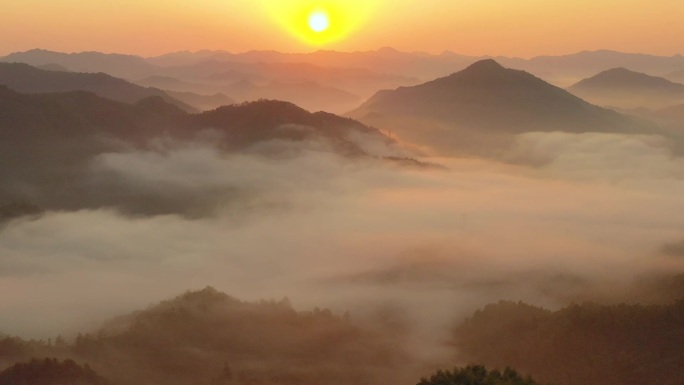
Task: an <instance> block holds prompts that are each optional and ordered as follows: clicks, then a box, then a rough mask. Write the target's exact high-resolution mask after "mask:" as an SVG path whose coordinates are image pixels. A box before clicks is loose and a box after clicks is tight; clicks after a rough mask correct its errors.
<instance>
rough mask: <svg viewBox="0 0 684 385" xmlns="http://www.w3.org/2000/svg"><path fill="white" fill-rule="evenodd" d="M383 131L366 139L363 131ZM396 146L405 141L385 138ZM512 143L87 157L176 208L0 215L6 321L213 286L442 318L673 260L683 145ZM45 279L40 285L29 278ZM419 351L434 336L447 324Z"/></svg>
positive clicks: (41, 323)
mask: <svg viewBox="0 0 684 385" xmlns="http://www.w3.org/2000/svg"><path fill="white" fill-rule="evenodd" d="M374 145H375V146H376V147H377V146H378V144H377V143H368V146H374ZM379 150H381V151H385V152H386V153H387V154H396V153H398V152H400V151H401V150H400V149H399V148H398V146H396V145H395V146H394V147H386V148H382V149H379ZM509 154H510V156H511V158H512V159H516V160H517V161H519V162H523V163H524V161H529V162H532V163H534V164H535V166H528V165H524V164H523V165H513V164H505V163H502V162H497V161H491V160H482V159H475V158H444V157H426V158H421V159H422V160H427V161H429V162H432V163H435V164H439V165H441V166H443V168H442V167H439V168H438V167H433V168H430V167H425V168H423V167H411V166H404V165H401V164H391V163H387V162H383V161H381V160H377V159H365V158H363V159H349V158H345V157H342V156H339V155H336V154H335V153H334V152H333V151H332V150H330V149H329V148H328V147H327V146H326V143H324V142H314V141H311V142H297V143H295V142H287V141H268V142H264V143H260V144H258V145H255V146H254V147H251V148H248V149H246V150H244V151H241V152H239V153H235V154H226V153H222V152H221V151H220V150H218V149H217V148H216V147H215V146H212V145H211V143H210V141H208V140H207V141H193V142H178V141H172V140H168V141H163V140H160V141H159V142H158V143H157V144H156V148H154V149H151V150H146V151H135V150H131V151H122V152H113V153H106V154H101V155H99V156H97V157H96V158H95V159H93V160H92V162H91V163H90V164H89V172H88V178H89V180H88V181H87V182H84V183H92V184H99V185H101V186H103V187H102V188H106V186H108V185H110V184H111V185H114V184H116V186H117V188H119V189H121V190H125V191H128V192H129V193H131V194H135V193H138V194H140V195H141V196H144V195H149V196H154V197H155V199H156V200H160V201H166V202H174V203H175V204H177V205H178V207H177V209H178V210H179V212H181V213H182V212H185V211H186V207H187V206H207V205H210V207H204V208H203V210H201V213H196V214H193V215H182V214H165V215H145V214H144V213H136V212H130V213H122V212H121V211H118V210H116V209H112V208H108V207H101V208H97V209H88V210H85V209H84V210H77V211H48V212H45V213H44V214H42V215H40V216H37V217H25V218H21V219H17V220H14V221H11V222H7V223H5V224H4V225H3V227H2V230H1V231H0V253H2V255H3V256H4V258H3V259H2V262H1V263H2V272H3V273H2V274H3V279H2V291H3V292H7V293H10V292H11V293H15V295H13V296H3V297H2V299H1V300H0V301H1V302H0V307H1V310H2V311H1V312H0V314H2V315H1V316H0V321H1V322H2V325H3V330H4V331H5V332H6V333H10V334H17V335H20V336H23V337H27V338H28V337H41V338H47V337H50V336H55V335H57V334H59V333H64V332H65V331H70V332H77V331H81V330H84V329H88V328H92V327H93V326H94V325H96V322H98V321H102V320H104V319H106V318H107V317H110V316H114V315H117V314H119V313H121V312H125V311H128V310H131V309H136V308H144V307H145V306H147V305H148V304H150V303H153V302H156V301H158V300H159V299H161V298H167V297H170V296H173V295H175V294H179V291H182V290H184V288H195V289H199V288H202V287H204V286H206V285H212V286H214V287H215V288H217V289H218V290H221V291H225V292H227V293H230V294H231V295H234V296H236V297H237V298H240V299H243V300H258V299H262V298H275V299H280V298H281V297H284V296H288V297H289V298H290V299H291V300H292V301H293V303H294V304H295V307H296V308H299V309H308V308H311V307H314V306H330V307H332V308H333V309H335V310H336V311H339V312H344V311H346V310H349V311H351V312H352V313H353V314H359V315H367V314H371V313H373V312H374V311H377V309H378V308H380V309H382V308H386V307H391V308H393V309H396V310H397V311H399V312H402V313H403V316H404V317H406V319H407V322H409V323H410V324H411V325H412V326H414V327H415V330H416V332H417V333H421V332H427V331H428V330H429V331H430V333H434V332H435V331H442V329H444V332H446V327H447V326H450V324H451V322H453V320H454V319H455V317H465V316H467V315H469V314H470V313H471V312H472V311H473V310H475V309H476V308H478V307H479V306H481V305H482V304H484V303H489V302H492V301H497V300H500V299H510V300H523V301H526V302H528V303H531V304H536V305H542V306H546V307H549V308H557V307H559V306H562V305H566V304H567V303H569V302H571V301H583V300H599V301H609V302H614V301H619V300H624V299H625V298H627V296H628V295H629V294H632V293H630V292H629V289H630V286H631V285H632V284H634V282H635V280H639V279H644V278H647V277H648V276H649V275H661V274H667V273H669V272H672V271H673V270H676V269H681V268H682V265H683V264H684V259H683V258H684V256H682V255H677V254H679V253H665V252H663V250H664V248H665V247H666V245H668V244H676V243H678V242H681V241H682V240H683V238H682V233H681V229H682V227H683V226H684V218H682V217H681V215H680V210H679V209H680V208H681V207H682V204H684V202H683V198H682V196H683V195H682V193H683V192H684V179H683V178H684V161H683V160H682V159H681V158H679V157H674V156H673V155H672V153H671V151H670V150H669V148H668V146H667V142H666V141H665V140H664V139H663V138H660V137H657V136H639V135H616V134H566V133H528V134H523V135H519V136H518V137H517V138H516V141H515V145H514V146H513V147H512V148H510V150H509ZM35 291H38V292H40V293H41V295H39V296H35V295H22V293H33V292H35ZM436 334H437V335H435V336H432V337H433V338H431V339H430V340H429V341H430V342H429V343H427V342H426V343H425V345H428V346H425V348H426V349H430V348H439V346H440V335H439V333H436Z"/></svg>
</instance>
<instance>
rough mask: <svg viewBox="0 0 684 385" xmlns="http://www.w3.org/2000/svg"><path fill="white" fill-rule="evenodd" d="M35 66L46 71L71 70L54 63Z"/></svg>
mask: <svg viewBox="0 0 684 385" xmlns="http://www.w3.org/2000/svg"><path fill="white" fill-rule="evenodd" d="M35 67H36V68H39V69H41V70H46V71H57V72H71V70H69V69H68V68H66V67H64V66H61V65H59V64H55V63H50V64H43V65H39V66H35Z"/></svg>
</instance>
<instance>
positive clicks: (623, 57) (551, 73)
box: [516, 50, 684, 86]
mask: <svg viewBox="0 0 684 385" xmlns="http://www.w3.org/2000/svg"><path fill="white" fill-rule="evenodd" d="M616 67H624V68H628V69H630V70H632V71H638V72H644V73H648V74H652V75H656V74H663V73H668V72H672V71H675V70H676V69H681V68H684V56H682V55H674V56H656V55H645V54H638V53H625V52H617V51H611V50H597V51H582V52H577V53H574V54H570V55H560V56H537V57H534V58H532V59H529V60H526V61H523V62H519V63H517V65H516V68H520V69H524V70H526V71H529V72H532V73H534V74H536V75H537V76H542V77H543V78H544V79H547V78H548V80H553V81H554V83H559V84H563V85H566V86H567V85H571V84H573V83H575V82H577V81H578V80H580V79H583V78H586V77H589V76H591V75H593V74H596V73H599V72H601V71H606V70H609V69H611V68H616Z"/></svg>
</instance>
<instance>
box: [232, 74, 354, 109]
mask: <svg viewBox="0 0 684 385" xmlns="http://www.w3.org/2000/svg"><path fill="white" fill-rule="evenodd" d="M222 89H223V90H225V93H226V94H228V95H230V96H231V97H232V98H235V99H237V100H241V101H254V100H259V99H276V100H287V101H289V102H292V103H294V104H296V105H299V106H302V107H303V108H306V109H308V110H311V111H322V110H325V111H332V112H344V111H347V110H349V109H350V108H352V107H353V106H354V105H356V104H358V103H359V101H360V98H359V97H358V96H356V95H354V94H351V93H349V92H346V91H342V90H340V89H337V88H334V87H326V86H322V85H320V84H318V83H316V82H312V81H309V82H280V81H272V82H270V83H268V84H265V85H258V84H255V83H253V82H251V81H249V80H241V81H239V82H236V83H234V84H231V85H228V86H226V87H224V88H222Z"/></svg>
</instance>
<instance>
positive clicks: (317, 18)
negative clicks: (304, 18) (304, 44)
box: [309, 10, 330, 33]
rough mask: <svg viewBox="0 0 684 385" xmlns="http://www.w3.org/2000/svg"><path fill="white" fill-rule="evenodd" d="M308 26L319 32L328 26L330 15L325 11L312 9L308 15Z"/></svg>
mask: <svg viewBox="0 0 684 385" xmlns="http://www.w3.org/2000/svg"><path fill="white" fill-rule="evenodd" d="M309 28H311V30H312V31H314V32H316V33H321V32H324V31H326V30H327V29H328V28H330V16H329V15H328V13H327V12H325V11H320V10H319V11H313V12H311V14H310V15H309Z"/></svg>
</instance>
